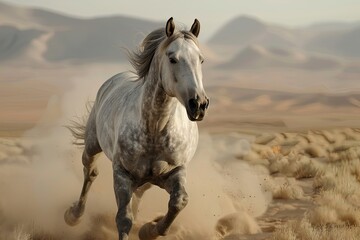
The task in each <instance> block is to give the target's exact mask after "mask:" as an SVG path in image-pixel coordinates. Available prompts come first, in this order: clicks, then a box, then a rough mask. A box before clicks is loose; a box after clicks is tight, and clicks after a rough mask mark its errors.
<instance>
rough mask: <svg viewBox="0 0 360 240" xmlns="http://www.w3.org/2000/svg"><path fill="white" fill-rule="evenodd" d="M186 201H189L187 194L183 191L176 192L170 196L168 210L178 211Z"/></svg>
mask: <svg viewBox="0 0 360 240" xmlns="http://www.w3.org/2000/svg"><path fill="white" fill-rule="evenodd" d="M188 202H189V196H188V194H187V193H186V192H185V191H183V192H178V193H176V194H174V196H172V197H171V199H170V202H169V210H170V211H173V212H180V211H181V210H183V209H184V208H185V206H186V205H187V204H188Z"/></svg>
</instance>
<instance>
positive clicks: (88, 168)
mask: <svg viewBox="0 0 360 240" xmlns="http://www.w3.org/2000/svg"><path fill="white" fill-rule="evenodd" d="M87 142H89V141H87ZM101 151H102V150H101V148H100V145H99V143H98V141H97V139H96V140H93V141H92V143H90V144H88V143H85V150H84V151H83V154H82V163H83V165H84V168H83V170H84V183H83V187H82V190H81V194H80V197H79V200H78V201H76V202H75V203H74V204H73V205H72V206H71V207H70V208H68V209H67V210H66V212H65V215H64V219H65V222H66V223H67V224H68V225H70V226H75V225H76V224H78V223H79V222H80V217H81V216H82V215H83V214H84V210H85V203H86V200H87V196H88V192H89V189H90V187H91V184H92V183H93V182H94V180H95V178H96V176H97V175H98V169H97V166H96V165H95V155H96V154H98V153H99V152H101Z"/></svg>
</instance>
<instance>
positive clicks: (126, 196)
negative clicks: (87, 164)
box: [114, 168, 133, 240]
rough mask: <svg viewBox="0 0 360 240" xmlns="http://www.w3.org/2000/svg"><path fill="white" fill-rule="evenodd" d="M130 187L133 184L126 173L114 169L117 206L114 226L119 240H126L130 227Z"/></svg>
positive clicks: (131, 218) (131, 191) (131, 214)
mask: <svg viewBox="0 0 360 240" xmlns="http://www.w3.org/2000/svg"><path fill="white" fill-rule="evenodd" d="M132 187H133V182H132V180H131V178H130V176H129V175H128V173H126V172H125V171H122V170H121V169H120V168H114V191H115V197H116V203H117V205H118V212H117V214H116V225H117V229H118V232H119V240H127V239H128V237H129V232H130V230H131V227H132V221H133V213H132V209H131V197H132V193H133V190H132Z"/></svg>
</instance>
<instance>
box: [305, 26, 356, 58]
mask: <svg viewBox="0 0 360 240" xmlns="http://www.w3.org/2000/svg"><path fill="white" fill-rule="evenodd" d="M305 48H306V49H307V50H311V51H317V52H323V53H328V54H335V55H339V56H342V57H355V58H358V57H360V26H358V27H356V28H351V29H348V30H339V31H331V32H326V33H323V34H321V35H319V36H316V37H314V38H313V39H311V40H310V41H309V42H307V43H306V44H305Z"/></svg>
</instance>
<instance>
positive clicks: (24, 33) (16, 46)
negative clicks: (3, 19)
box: [0, 25, 44, 61]
mask: <svg viewBox="0 0 360 240" xmlns="http://www.w3.org/2000/svg"><path fill="white" fill-rule="evenodd" d="M43 33H44V32H43V31H41V30H37V29H26V30H20V29H18V28H16V27H13V26H9V25H0V53H1V54H0V61H1V60H6V59H13V58H16V57H18V56H21V55H23V54H25V52H26V50H27V49H28V47H29V46H30V45H31V43H32V41H33V40H34V39H36V38H38V37H40V36H41V35H42V34H43Z"/></svg>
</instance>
